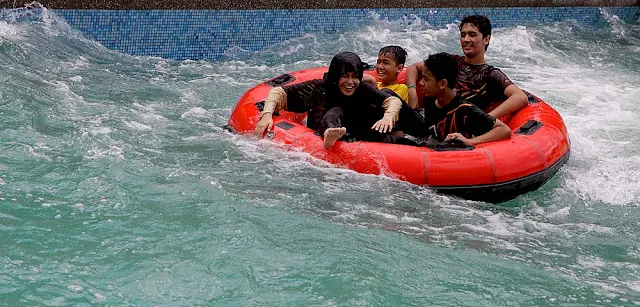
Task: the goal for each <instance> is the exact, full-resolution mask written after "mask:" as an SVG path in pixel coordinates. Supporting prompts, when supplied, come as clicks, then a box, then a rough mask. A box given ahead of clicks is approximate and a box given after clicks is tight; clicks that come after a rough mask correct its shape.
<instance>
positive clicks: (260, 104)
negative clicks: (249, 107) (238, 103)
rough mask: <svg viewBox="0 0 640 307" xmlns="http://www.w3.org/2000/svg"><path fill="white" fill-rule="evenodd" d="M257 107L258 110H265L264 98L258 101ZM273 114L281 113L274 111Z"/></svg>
mask: <svg viewBox="0 0 640 307" xmlns="http://www.w3.org/2000/svg"><path fill="white" fill-rule="evenodd" d="M256 108H258V111H260V112H262V111H263V110H264V100H262V101H258V102H256ZM272 115H280V114H278V111H274V112H273V114H272Z"/></svg>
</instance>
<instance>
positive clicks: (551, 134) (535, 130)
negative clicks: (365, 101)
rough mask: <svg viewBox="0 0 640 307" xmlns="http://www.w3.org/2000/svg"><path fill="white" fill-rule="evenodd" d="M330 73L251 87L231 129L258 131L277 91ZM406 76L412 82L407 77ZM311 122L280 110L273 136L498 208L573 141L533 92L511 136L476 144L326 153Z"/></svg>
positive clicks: (350, 147)
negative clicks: (262, 113) (268, 99)
mask: <svg viewBox="0 0 640 307" xmlns="http://www.w3.org/2000/svg"><path fill="white" fill-rule="evenodd" d="M326 71H327V68H326V67H321V68H313V69H307V70H302V71H298V72H294V73H290V74H284V75H281V76H278V77H275V78H273V79H271V80H268V81H266V82H264V83H262V84H259V85H257V86H256V87H254V88H252V89H250V90H248V91H247V92H246V93H245V94H244V95H243V96H242V98H240V100H239V101H238V103H237V105H236V106H235V108H234V110H233V112H232V113H231V118H230V119H229V125H228V126H227V128H228V129H229V130H231V131H232V132H237V133H249V132H252V131H253V129H254V127H255V124H256V123H257V122H258V119H259V118H258V117H259V113H260V109H261V108H262V105H263V103H264V99H265V98H266V96H267V93H268V92H269V90H270V89H271V88H272V87H274V86H281V85H285V84H295V83H299V82H302V81H306V80H311V79H319V78H322V77H323V75H324V73H325V72H326ZM366 73H371V74H373V72H372V71H367V72H366ZM399 79H400V81H402V82H404V72H403V73H402V74H401V75H400V78H399ZM305 117H306V114H296V113H291V112H286V111H280V112H279V114H275V115H274V117H273V119H274V123H275V125H274V129H273V131H272V132H269V133H268V134H267V136H266V137H267V138H271V139H273V140H274V141H276V142H280V143H284V144H287V145H288V146H291V147H294V148H297V149H301V150H303V151H305V152H308V153H309V154H311V155H313V156H314V157H317V158H319V159H322V160H325V161H327V162H329V163H331V164H334V165H336V166H339V167H344V168H350V169H352V170H354V171H357V172H360V173H366V174H382V175H386V176H389V177H394V178H397V179H400V180H405V181H408V182H410V183H413V184H417V185H425V186H430V187H433V188H435V189H436V190H438V191H439V192H443V193H448V194H454V195H457V196H460V197H462V198H465V199H471V200H480V201H487V202H493V203H497V202H503V201H506V200H510V199H512V198H514V197H516V196H518V195H520V194H523V193H526V192H529V191H533V190H536V189H537V188H539V187H540V186H541V185H542V184H544V183H545V182H546V181H547V180H548V179H549V178H551V177H552V176H553V175H554V174H555V173H556V172H557V171H558V169H559V168H560V167H561V166H562V165H563V164H564V163H565V162H566V161H567V159H568V158H569V150H570V148H569V147H570V146H569V145H570V142H569V136H568V133H567V129H566V127H565V125H564V122H563V120H562V117H560V115H559V114H558V112H556V111H555V110H554V109H553V108H551V107H550V106H549V105H548V104H547V103H545V102H544V101H542V100H541V99H539V98H538V97H535V96H533V95H530V94H529V104H528V105H527V106H526V107H524V108H522V109H520V110H519V111H518V112H516V113H514V114H513V115H512V116H510V118H508V119H505V120H504V121H505V123H506V124H507V125H508V126H509V127H510V128H511V131H512V135H511V138H509V139H506V140H502V141H497V142H491V143H485V144H480V145H478V146H475V147H465V148H460V147H446V146H438V147H417V146H408V145H397V144H384V143H372V142H344V141H338V142H337V143H336V145H335V146H333V147H332V148H330V149H325V148H324V146H323V140H322V138H321V137H320V136H319V135H318V133H316V132H315V131H313V130H311V129H309V128H307V127H306V126H304V125H303V124H301V122H302V121H303V120H304V118H305Z"/></svg>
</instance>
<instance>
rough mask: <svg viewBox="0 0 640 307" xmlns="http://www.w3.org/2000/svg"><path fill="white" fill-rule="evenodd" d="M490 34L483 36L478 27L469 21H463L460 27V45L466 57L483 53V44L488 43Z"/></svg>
mask: <svg viewBox="0 0 640 307" xmlns="http://www.w3.org/2000/svg"><path fill="white" fill-rule="evenodd" d="M490 39H491V35H487V36H485V37H483V36H482V33H480V29H478V27H477V26H475V25H474V24H471V23H465V24H464V25H462V28H461V29H460V47H462V52H463V53H464V55H466V56H467V57H468V58H473V57H476V56H478V55H480V54H482V55H484V51H485V46H487V45H489V40H490Z"/></svg>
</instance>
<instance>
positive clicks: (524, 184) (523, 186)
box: [433, 151, 570, 203]
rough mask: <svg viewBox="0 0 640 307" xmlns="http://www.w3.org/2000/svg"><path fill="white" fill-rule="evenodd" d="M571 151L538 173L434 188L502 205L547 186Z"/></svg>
mask: <svg viewBox="0 0 640 307" xmlns="http://www.w3.org/2000/svg"><path fill="white" fill-rule="evenodd" d="M569 156H570V151H567V153H565V154H564V155H563V156H562V157H561V158H560V159H558V161H556V163H554V164H553V165H551V166H549V167H548V168H546V169H544V170H542V171H539V172H537V173H534V174H531V175H528V176H525V177H522V178H518V179H514V180H510V181H505V182H500V183H494V184H485V185H473V186H453V187H433V188H434V189H435V190H436V191H438V192H440V193H444V194H450V195H455V196H458V197H461V198H464V199H468V200H476V201H484V202H488V203H501V202H505V201H508V200H512V199H514V198H516V197H517V196H519V195H522V194H524V193H527V192H531V191H535V190H537V189H538V188H540V187H541V186H542V185H543V184H545V183H546V182H547V181H548V180H549V179H551V177H553V175H555V173H556V172H558V170H559V169H560V167H562V165H564V164H565V163H566V162H567V160H569Z"/></svg>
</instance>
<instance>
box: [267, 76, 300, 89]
mask: <svg viewBox="0 0 640 307" xmlns="http://www.w3.org/2000/svg"><path fill="white" fill-rule="evenodd" d="M295 79H296V77H294V76H292V75H290V74H282V75H279V76H277V77H274V78H273V79H270V80H269V81H267V82H265V83H266V84H267V85H269V86H272V87H276V86H282V85H285V84H287V83H291V82H293V80H295Z"/></svg>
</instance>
